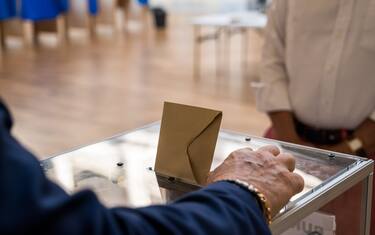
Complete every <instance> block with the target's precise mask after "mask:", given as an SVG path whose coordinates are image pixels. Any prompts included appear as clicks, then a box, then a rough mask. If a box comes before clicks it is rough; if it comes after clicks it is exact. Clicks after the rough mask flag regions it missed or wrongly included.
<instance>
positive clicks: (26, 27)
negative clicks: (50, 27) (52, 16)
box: [22, 20, 37, 47]
mask: <svg viewBox="0 0 375 235" xmlns="http://www.w3.org/2000/svg"><path fill="white" fill-rule="evenodd" d="M22 24H23V40H24V43H25V46H26V47H33V46H35V45H36V43H37V32H36V30H35V24H34V22H33V21H30V20H26V21H24V22H23V23H22Z"/></svg>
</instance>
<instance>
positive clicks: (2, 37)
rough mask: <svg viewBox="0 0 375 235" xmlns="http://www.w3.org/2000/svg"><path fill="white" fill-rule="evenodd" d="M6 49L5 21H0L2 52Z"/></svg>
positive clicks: (0, 48) (0, 45)
mask: <svg viewBox="0 0 375 235" xmlns="http://www.w3.org/2000/svg"><path fill="white" fill-rule="evenodd" d="M4 48H5V25H4V22H3V21H0V50H3V49H4Z"/></svg>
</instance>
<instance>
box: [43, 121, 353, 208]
mask: <svg viewBox="0 0 375 235" xmlns="http://www.w3.org/2000/svg"><path fill="white" fill-rule="evenodd" d="M158 135H159V124H153V125H150V126H148V127H145V128H143V129H139V130H136V131H134V132H130V133H125V134H123V135H119V136H116V137H114V138H111V139H109V140H106V141H103V142H100V143H97V144H94V145H90V146H87V147H83V148H81V149H78V150H75V151H72V152H68V153H65V154H62V155H59V156H57V157H54V158H50V159H48V160H46V161H44V162H43V167H44V168H45V170H46V173H47V175H48V176H49V177H50V178H51V179H52V180H54V181H55V182H57V183H58V184H59V185H60V186H62V187H63V188H64V189H65V190H66V191H67V192H69V193H73V192H76V191H78V190H82V189H92V190H93V191H95V192H96V194H97V195H98V197H99V199H100V200H101V201H102V202H103V203H104V204H106V205H107V206H110V207H113V206H128V207H139V206H146V205H151V204H161V203H165V202H166V200H167V198H169V197H168V195H180V194H181V193H179V192H176V190H171V189H168V190H167V189H165V188H164V187H159V184H158V178H157V176H156V175H155V173H154V172H153V171H152V170H151V168H152V167H153V166H154V163H155V157H156V151H157V143H158ZM270 144H273V145H277V146H278V147H279V148H280V149H282V151H288V152H290V153H292V154H293V155H294V156H295V157H296V165H297V166H296V168H297V169H296V173H298V174H300V175H301V176H302V177H303V178H304V180H305V188H304V190H303V192H301V193H300V194H298V195H296V196H295V197H293V198H292V201H295V200H298V199H300V198H302V197H303V196H305V195H306V194H307V193H308V192H310V191H311V190H312V189H313V188H316V187H317V186H319V185H321V184H322V183H323V182H327V180H330V179H331V178H332V177H334V176H335V175H337V174H338V173H339V172H341V171H343V170H345V169H347V168H348V167H350V166H351V165H353V164H355V163H356V161H358V160H356V159H354V158H350V157H332V156H328V155H327V154H324V153H323V152H317V151H315V150H309V149H307V148H304V147H296V146H293V145H288V144H281V143H279V142H275V141H271V140H265V139H261V138H251V139H250V138H249V137H247V136H245V135H242V134H236V133H232V132H227V131H221V133H220V135H219V139H218V143H217V145H216V150H215V156H214V160H213V163H212V168H211V169H212V170H213V169H214V168H216V167H217V166H218V165H219V164H220V163H221V162H222V161H223V160H224V159H225V158H226V157H227V156H228V155H229V154H230V153H231V152H232V151H234V150H237V149H239V148H247V147H250V148H252V149H254V150H256V149H258V148H259V147H261V146H265V145H270ZM173 191H174V192H173Z"/></svg>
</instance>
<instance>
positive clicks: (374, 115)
mask: <svg viewBox="0 0 375 235" xmlns="http://www.w3.org/2000/svg"><path fill="white" fill-rule="evenodd" d="M370 119H371V120H373V121H374V122H375V111H374V112H372V114H371V116H370Z"/></svg>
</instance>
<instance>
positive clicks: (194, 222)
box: [0, 102, 270, 235]
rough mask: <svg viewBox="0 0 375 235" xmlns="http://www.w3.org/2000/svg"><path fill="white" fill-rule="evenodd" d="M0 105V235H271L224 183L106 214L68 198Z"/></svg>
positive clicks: (86, 199)
mask: <svg viewBox="0 0 375 235" xmlns="http://www.w3.org/2000/svg"><path fill="white" fill-rule="evenodd" d="M11 125H12V121H11V118H10V116H9V114H8V112H7V110H6V108H5V106H4V105H2V104H1V102H0V218H1V219H0V234H57V235H58V234H64V235H66V234H69V235H76V234H77V235H78V234H93V235H95V234H97V235H99V234H100V235H102V234H103V235H113V234H134V235H135V234H137V235H138V234H144V235H154V234H155V235H156V234H163V235H167V234H176V235H177V234H189V235H190V234H194V235H199V234H215V235H220V234H223V235H224V234H225V235H227V234H231V235H237V234H248V235H251V234H253V235H261V234H265V235H268V234H270V232H269V230H268V227H267V225H266V223H265V220H264V218H263V216H262V213H261V211H260V209H259V207H258V204H257V201H256V199H255V198H254V196H253V195H252V194H251V193H249V192H248V191H247V190H245V189H243V188H241V187H239V186H237V185H235V184H232V183H228V182H220V183H216V184H213V185H210V186H208V187H206V188H204V189H202V190H199V191H196V192H193V193H190V194H188V195H186V196H184V197H182V198H181V199H179V200H177V201H175V202H174V203H171V204H169V205H165V206H151V207H145V208H138V209H129V208H113V209H107V208H105V207H104V206H103V205H102V204H100V203H99V201H98V199H97V198H96V196H95V194H94V193H93V192H91V191H82V192H80V193H77V194H75V195H73V196H69V195H67V194H66V193H65V192H64V191H63V190H62V189H61V188H60V187H58V186H57V185H55V184H54V183H52V182H50V181H49V180H48V179H47V178H46V177H45V175H44V174H43V171H42V169H41V167H40V164H39V162H38V161H37V160H36V158H35V157H34V156H33V155H32V154H31V153H29V152H28V151H26V150H25V149H24V148H23V147H22V146H21V145H20V144H19V143H18V142H17V141H16V140H15V139H14V138H13V137H12V136H11V135H10V129H11Z"/></svg>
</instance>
